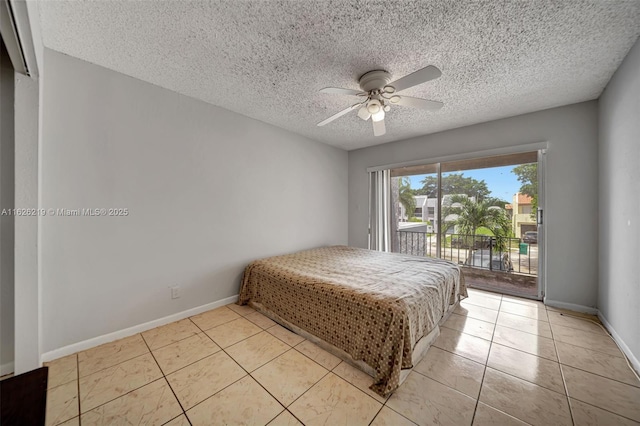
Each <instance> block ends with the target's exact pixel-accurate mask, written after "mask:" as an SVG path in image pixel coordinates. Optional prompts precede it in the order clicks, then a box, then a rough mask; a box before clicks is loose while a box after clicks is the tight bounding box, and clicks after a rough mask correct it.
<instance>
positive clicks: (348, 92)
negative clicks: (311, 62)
mask: <svg viewBox="0 0 640 426" xmlns="http://www.w3.org/2000/svg"><path fill="white" fill-rule="evenodd" d="M320 92H321V93H332V94H334V95H354V96H365V95H367V94H368V93H367V92H363V91H362V90H352V89H342V88H340V87H325V88H324V89H320Z"/></svg>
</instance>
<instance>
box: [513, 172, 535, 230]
mask: <svg viewBox="0 0 640 426" xmlns="http://www.w3.org/2000/svg"><path fill="white" fill-rule="evenodd" d="M512 173H513V174H515V175H516V176H517V177H518V181H519V182H520V192H521V193H523V194H526V195H528V196H529V197H531V200H532V202H531V204H532V205H531V216H532V217H535V214H536V213H535V212H536V211H537V210H538V164H537V163H531V164H521V165H519V166H517V167H514V168H513V170H512Z"/></svg>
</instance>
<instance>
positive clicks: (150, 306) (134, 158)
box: [40, 50, 348, 352]
mask: <svg viewBox="0 0 640 426" xmlns="http://www.w3.org/2000/svg"><path fill="white" fill-rule="evenodd" d="M44 64H45V67H44V68H45V71H44V96H43V105H44V108H43V111H44V115H43V127H42V129H43V130H42V131H43V138H42V155H41V173H42V179H41V202H42V206H43V207H46V208H70V209H74V208H83V207H94V208H102V207H104V208H110V207H116V208H117V207H119V208H128V209H129V215H128V216H126V217H51V216H49V215H48V216H46V217H45V218H43V219H42V221H41V228H40V232H41V259H42V266H41V267H42V274H41V277H42V279H41V286H42V310H43V312H42V313H43V326H44V330H43V352H48V351H51V350H54V349H57V348H60V347H63V346H65V345H69V344H72V343H75V342H79V341H83V340H86V339H89V338H93V337H96V336H100V335H103V334H105V333H109V332H113V331H117V330H121V329H124V328H127V327H130V326H134V325H138V324H141V323H144V322H147V321H151V320H155V319H158V318H162V317H164V316H167V315H170V314H174V313H178V312H181V311H184V310H187V309H190V308H194V307H198V306H201V305H203V304H206V303H209V302H214V301H218V300H221V299H224V298H227V297H230V296H233V295H235V294H237V293H238V290H239V283H240V276H241V274H242V271H243V268H244V267H245V266H246V265H247V263H248V262H249V261H251V260H253V259H256V258H259V257H264V256H269V255H276V254H281V253H285V252H290V251H294V250H300V249H305V248H310V247H314V246H320V245H328V244H346V243H347V196H348V194H347V179H348V173H347V167H348V158H347V152H345V151H342V150H339V149H336V148H332V147H330V146H327V145H324V144H321V143H317V142H313V141H310V140H308V139H305V138H304V137H302V136H299V135H295V134H292V133H290V132H287V131H284V130H281V129H278V128H275V127H273V126H270V125H267V124H264V123H261V122H258V121H255V120H252V119H248V118H246V117H243V116H240V115H238V114H235V113H232V112H230V111H227V110H224V109H222V108H217V107H215V106H212V105H209V104H206V103H203V102H200V101H197V100H194V99H191V98H189V97H186V96H182V95H179V94H176V93H174V92H171V91H168V90H165V89H161V88H159V87H157V86H154V85H151V84H148V83H145V82H142V81H140V80H136V79H134V78H130V77H127V76H125V75H123V74H120V73H117V72H113V71H110V70H108V69H105V68H102V67H98V66H95V65H92V64H90V63H87V62H83V61H80V60H78V59H75V58H72V57H69V56H65V55H62V54H60V53H57V52H54V51H51V50H45V57H44ZM41 75H42V74H41ZM212 78H213V77H212ZM175 285H180V286H181V287H182V297H181V298H180V299H175V300H172V299H171V298H170V290H169V287H170V286H175Z"/></svg>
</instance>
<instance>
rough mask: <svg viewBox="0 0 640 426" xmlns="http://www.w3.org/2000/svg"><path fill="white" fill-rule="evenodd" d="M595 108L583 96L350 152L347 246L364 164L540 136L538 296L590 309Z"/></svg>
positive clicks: (355, 237)
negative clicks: (542, 279)
mask: <svg viewBox="0 0 640 426" xmlns="http://www.w3.org/2000/svg"><path fill="white" fill-rule="evenodd" d="M597 114H598V109H597V103H596V102H595V101H592V102H585V103H581V104H575V105H569V106H565V107H560V108H554V109H549V110H545V111H539V112H535V113H532V114H526V115H521V116H517V117H512V118H507V119H503V120H496V121H491V122H488V123H482V124H477V125H473V126H468V127H463V128H459V129H454V130H450V131H446V132H442V133H436V134H432V135H427V136H423V137H418V138H414V139H408V140H405V141H400V142H394V143H389V144H384V145H378V146H374V147H370V148H363V149H360V150H355V151H350V152H349V244H350V245H353V246H357V247H366V246H367V221H368V207H367V205H368V204H367V203H368V180H367V171H366V169H367V167H371V166H379V165H385V164H394V163H401V162H407V161H413V160H421V159H428V158H436V157H442V156H447V155H455V154H460V153H466V152H475V151H482V150H488V149H496V148H501V147H508V146H513V145H519V144H526V143H533V142H541V141H548V143H549V149H548V153H547V164H546V165H547V170H546V183H547V191H546V203H547V204H546V212H545V216H546V220H545V223H546V235H547V259H548V261H547V277H546V279H547V289H546V297H547V298H548V299H550V300H553V301H558V302H563V303H571V304H577V305H583V306H590V307H595V305H596V299H597V292H598V288H597V285H598V284H597V276H598V266H597V261H598V256H597V255H598V249H597V243H598V241H597V229H598V219H597V210H598V193H597V187H598V173H597V169H598V160H597V151H598V148H597V138H598V128H597V124H598V116H597Z"/></svg>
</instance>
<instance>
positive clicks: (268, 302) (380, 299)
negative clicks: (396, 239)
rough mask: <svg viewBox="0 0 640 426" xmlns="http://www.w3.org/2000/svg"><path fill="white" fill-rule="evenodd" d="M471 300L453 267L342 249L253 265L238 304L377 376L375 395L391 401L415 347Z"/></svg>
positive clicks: (442, 262)
mask: <svg viewBox="0 0 640 426" xmlns="http://www.w3.org/2000/svg"><path fill="white" fill-rule="evenodd" d="M460 295H463V296H466V288H465V285H464V279H463V276H462V273H461V271H460V268H459V267H458V266H457V265H456V264H454V263H451V262H448V261H445V260H441V259H433V258H422V257H414V256H407V255H401V254H395V253H381V252H377V251H372V250H365V249H358V248H353V247H345V246H334V247H323V248H317V249H312V250H306V251H302V252H299V253H294V254H289V255H284V256H276V257H271V258H267V259H261V260H256V261H254V262H252V263H251V264H250V265H249V266H247V268H246V270H245V272H244V277H243V282H242V287H241V289H240V297H239V303H240V304H246V303H247V302H249V301H254V302H257V303H260V304H262V305H263V306H264V307H265V308H267V309H268V310H270V311H272V312H273V313H275V314H276V315H278V316H280V317H281V318H283V319H284V320H286V321H288V322H290V323H292V324H294V325H296V326H298V327H300V328H302V329H303V330H305V331H307V332H309V333H311V334H312V335H315V336H317V337H319V338H321V339H323V340H325V341H326V342H328V343H330V344H332V345H334V346H336V347H338V348H340V349H342V350H344V351H345V352H347V353H348V354H349V355H351V356H352V357H353V358H354V359H355V360H362V361H364V362H365V363H366V364H368V365H369V366H371V367H372V368H373V369H375V371H376V377H375V378H374V384H373V385H372V386H371V389H372V390H374V391H375V392H377V393H379V394H380V395H388V394H389V393H390V392H392V391H394V390H395V389H396V388H397V387H398V382H399V378H400V370H401V369H403V368H411V367H413V366H412V365H411V352H412V350H413V347H414V345H415V344H416V342H417V341H418V340H419V339H420V338H421V337H422V336H424V335H426V334H428V333H429V332H430V331H431V330H433V329H434V327H436V325H437V324H438V322H439V321H440V319H441V318H442V316H443V314H444V313H445V312H446V310H447V308H448V306H449V305H450V304H454V303H456V301H457V300H458V298H459V296H460Z"/></svg>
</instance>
